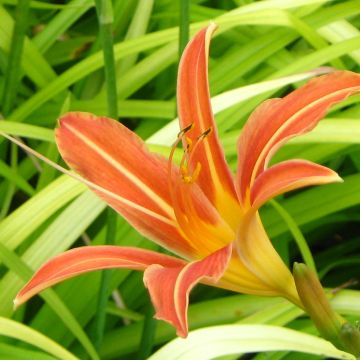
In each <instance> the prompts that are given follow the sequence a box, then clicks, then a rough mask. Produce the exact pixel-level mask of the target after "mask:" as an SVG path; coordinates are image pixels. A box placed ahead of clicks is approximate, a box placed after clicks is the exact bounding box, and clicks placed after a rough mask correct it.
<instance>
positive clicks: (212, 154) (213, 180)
mask: <svg viewBox="0 0 360 360" xmlns="http://www.w3.org/2000/svg"><path fill="white" fill-rule="evenodd" d="M215 29H216V25H215V24H210V25H209V26H208V27H207V28H205V29H203V30H201V31H200V32H199V33H197V35H196V36H195V37H194V38H193V39H192V40H191V42H190V43H189V44H188V46H187V47H186V49H185V50H184V53H183V55H182V58H181V61H180V65H179V73H178V82H177V84H178V85H177V102H178V113H179V119H180V127H181V128H182V129H184V128H187V127H188V126H190V125H191V124H193V127H192V128H191V129H190V130H189V131H187V132H186V136H184V148H186V146H187V145H188V144H195V143H196V142H198V141H199V142H200V143H199V144H198V145H196V149H195V148H194V154H192V155H191V156H192V161H191V164H190V167H192V170H193V169H194V168H195V167H196V166H197V164H200V165H201V171H200V173H199V177H198V180H197V183H198V184H199V186H200V187H201V189H202V190H203V192H204V193H205V195H206V196H207V197H208V199H209V200H210V201H211V202H212V204H213V205H214V206H215V207H216V208H218V209H219V212H220V213H221V214H223V215H225V217H228V219H226V220H227V221H228V222H229V223H233V222H235V219H233V218H232V217H234V218H235V217H236V213H237V211H238V209H237V201H235V199H236V192H235V187H234V182H233V177H232V174H231V172H230V170H229V168H228V165H227V163H226V160H225V156H224V152H223V149H222V146H221V145H220V142H219V138H218V135H217V129H216V125H215V121H214V117H213V113H212V109H211V104H210V93H209V83H208V55H209V45H210V39H211V35H212V33H213V32H214V30H215ZM204 133H206V134H207V135H206V136H204V137H203V138H202V137H201V135H202V134H204ZM199 138H200V139H201V140H198V139H199ZM234 213H235V214H234Z"/></svg>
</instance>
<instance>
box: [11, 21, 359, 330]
mask: <svg viewBox="0 0 360 360" xmlns="http://www.w3.org/2000/svg"><path fill="white" fill-rule="evenodd" d="M214 30H215V25H214V24H211V25H209V26H208V27H207V28H205V29H203V30H202V31H200V32H199V33H198V34H197V35H196V36H195V37H194V39H193V40H192V41H191V42H190V43H189V45H188V46H187V48H186V49H185V51H184V54H183V56H182V59H181V63H180V66H179V74H178V88H177V97H178V112H179V118H180V127H181V128H182V129H183V130H182V131H181V132H180V134H179V138H178V141H177V142H176V143H175V144H174V146H173V149H172V152H171V156H170V159H169V160H167V159H165V158H163V157H161V156H159V155H156V154H153V153H150V152H149V151H148V149H147V148H146V146H145V144H144V142H143V141H142V140H141V139H140V138H139V137H138V136H137V135H136V134H134V133H133V132H131V131H130V130H128V129H127V128H126V127H125V126H123V125H121V124H120V123H118V122H117V121H115V120H111V119H108V118H105V117H96V116H95V115H92V114H88V113H79V112H77V113H68V114H66V115H64V116H63V117H62V118H61V119H60V126H59V128H58V129H57V130H56V140H57V144H58V147H59V150H60V152H61V154H62V157H63V159H64V160H65V161H66V163H67V164H68V165H69V166H70V167H71V168H72V169H74V170H75V171H76V172H77V173H78V174H80V175H81V176H82V177H83V178H84V179H86V181H87V184H90V188H92V190H94V191H95V192H96V193H97V194H98V195H99V196H100V197H101V198H102V199H103V200H104V201H106V202H107V203H108V204H109V205H110V206H111V207H113V208H114V209H115V210H116V211H117V212H119V213H120V214H121V215H122V216H123V217H124V218H125V219H127V221H128V222H129V223H130V224H131V225H132V226H134V228H136V229H137V230H138V231H139V232H140V233H142V234H144V235H145V236H146V237H148V238H150V239H152V240H153V241H155V242H156V243H158V244H160V245H161V246H163V247H165V248H166V249H168V250H170V251H172V252H173V253H174V254H176V255H177V256H179V257H172V256H168V255H164V254H160V253H156V252H154V251H148V250H143V249H137V248H131V247H119V246H90V247H81V248H77V249H73V250H70V251H67V252H65V253H63V254H60V255H58V256H56V257H55V258H53V259H51V260H50V261H48V262H47V263H46V264H45V265H43V266H42V267H41V268H40V269H39V270H38V271H37V272H36V273H35V275H34V276H33V278H32V279H31V280H30V281H29V282H28V283H27V284H26V285H25V287H24V288H23V289H22V290H21V291H20V292H19V294H18V295H17V297H16V299H15V303H16V304H21V303H23V302H24V301H26V300H28V299H29V298H30V297H32V296H33V295H35V294H37V293H38V292H40V291H41V290H43V289H45V288H47V287H49V286H51V285H54V284H56V283H58V282H60V281H62V280H64V279H68V278H70V277H73V276H75V275H78V274H81V273H84V272H88V271H91V270H98V269H105V268H128V269H134V270H142V271H144V272H145V273H144V283H145V286H146V287H147V288H148V289H149V292H150V296H151V299H152V302H153V304H154V306H155V309H156V317H157V318H158V319H163V320H165V321H168V322H170V323H171V324H173V325H174V326H175V327H176V329H177V334H178V335H179V336H186V335H187V332H188V324H187V307H188V301H189V300H188V297H189V292H190V290H191V289H192V288H193V287H194V286H195V285H196V284H197V283H199V282H202V283H206V284H210V285H215V286H218V287H222V288H225V289H229V290H233V291H237V292H242V293H248V294H257V295H269V296H283V297H285V298H287V299H289V300H290V301H292V302H293V303H295V304H297V305H298V306H302V304H301V301H300V299H299V296H298V294H297V291H296V287H295V283H294V279H293V276H292V275H291V273H290V271H289V269H288V268H287V267H286V265H285V264H284V263H283V261H282V259H281V258H280V256H279V255H278V254H277V252H276V251H275V249H274V248H273V246H272V244H271V242H270V240H269V238H268V236H267V234H266V232H265V230H264V227H263V225H262V223H261V220H260V217H259V213H258V209H259V207H260V206H261V205H263V204H264V203H265V202H266V201H267V200H269V199H271V198H273V197H274V196H276V195H279V194H282V193H284V192H286V191H289V190H293V189H298V188H301V187H304V186H310V185H316V184H325V183H331V182H337V181H341V179H340V178H339V176H338V175H337V174H336V173H335V172H334V171H332V170H330V169H328V168H326V167H324V166H320V165H317V164H314V163H312V162H309V161H305V160H289V161H284V162H282V163H279V164H276V165H274V166H271V167H268V164H269V160H270V159H271V157H272V155H273V154H274V153H275V151H276V150H277V149H278V148H279V147H280V146H281V145H282V144H284V143H285V142H286V141H287V140H289V139H290V138H292V137H294V136H297V135H300V134H303V133H306V132H308V131H310V130H311V129H313V128H314V127H315V125H316V124H317V123H318V122H319V120H320V119H321V118H322V117H323V115H324V114H325V112H326V110H327V109H328V108H329V107H330V106H331V105H333V104H335V103H337V102H339V101H341V100H343V99H345V98H346V97H348V96H349V95H351V94H353V93H355V92H359V91H360V76H359V75H357V74H354V73H351V72H345V71H338V72H334V73H331V74H329V75H324V76H321V77H319V78H317V79H314V80H311V81H310V82H309V83H308V84H306V85H305V86H302V87H301V88H299V89H297V90H295V91H294V92H292V93H290V94H289V95H287V96H285V97H284V98H282V99H272V100H268V101H266V102H264V103H263V104H261V105H260V106H259V107H258V108H257V109H256V110H255V111H254V113H253V114H252V115H251V117H250V119H249V121H248V122H247V124H246V125H245V127H244V129H243V131H242V133H241V136H240V139H239V142H238V158H239V162H238V170H237V174H236V176H235V177H234V176H233V174H232V173H231V171H230V169H229V167H228V165H227V163H226V161H225V157H224V153H223V149H222V147H221V145H220V142H219V139H218V135H217V129H216V126H215V122H214V118H213V114H212V110H211V106H210V96H209V87H208V75H207V65H208V52H209V44H210V38H211V35H212V33H213V31H214ZM181 141H182V143H183V147H184V149H185V150H184V156H183V159H182V161H181V164H180V166H177V165H175V164H174V163H173V161H172V157H173V153H174V151H175V148H176V146H177V144H178V143H179V142H181Z"/></svg>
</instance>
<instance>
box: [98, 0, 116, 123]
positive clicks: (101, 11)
mask: <svg viewBox="0 0 360 360" xmlns="http://www.w3.org/2000/svg"><path fill="white" fill-rule="evenodd" d="M95 4H96V10H97V14H98V19H99V31H100V38H101V43H102V50H103V56H104V66H105V67H104V71H105V82H106V91H107V95H106V96H107V107H108V115H109V116H110V117H112V118H117V117H118V108H117V88H116V70H115V57H114V46H113V45H114V44H113V34H112V27H113V12H112V3H111V0H96V1H95Z"/></svg>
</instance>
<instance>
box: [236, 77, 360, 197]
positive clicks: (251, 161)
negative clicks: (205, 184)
mask: <svg viewBox="0 0 360 360" xmlns="http://www.w3.org/2000/svg"><path fill="white" fill-rule="evenodd" d="M359 91H360V75H358V74H355V73H352V72H348V71H337V72H334V73H331V74H328V75H323V76H320V77H318V78H316V79H313V80H311V81H310V82H308V83H307V84H306V85H304V86H302V87H300V88H299V89H297V90H295V91H293V92H292V93H290V94H289V95H287V96H285V97H284V98H282V99H271V100H268V101H265V102H264V103H263V104H261V105H260V106H259V107H258V108H257V109H256V110H255V111H254V113H253V114H252V115H251V116H250V119H249V120H248V122H247V123H246V125H245V126H244V129H243V131H242V133H241V136H240V139H239V143H238V172H237V182H236V185H237V191H238V194H239V197H240V200H241V201H242V203H243V204H245V203H246V202H247V201H248V200H249V198H248V196H249V195H250V193H249V189H250V188H251V186H252V185H253V183H254V181H255V179H256V177H257V176H259V175H260V174H261V173H262V172H263V171H264V170H265V168H266V166H267V164H268V162H269V160H270V158H271V156H272V155H273V154H274V152H275V151H276V150H277V149H278V148H279V147H280V146H281V145H282V144H283V143H284V142H286V141H287V140H289V139H290V138H292V137H294V136H297V135H300V134H304V133H306V132H309V131H310V130H312V129H313V128H314V127H315V126H316V124H317V123H318V122H319V121H320V119H321V118H322V117H323V116H324V114H325V113H326V111H327V110H328V108H329V107H330V106H331V105H333V104H336V103H338V102H339V101H341V100H344V99H345V98H346V97H348V96H350V95H352V94H354V93H356V92H359Z"/></svg>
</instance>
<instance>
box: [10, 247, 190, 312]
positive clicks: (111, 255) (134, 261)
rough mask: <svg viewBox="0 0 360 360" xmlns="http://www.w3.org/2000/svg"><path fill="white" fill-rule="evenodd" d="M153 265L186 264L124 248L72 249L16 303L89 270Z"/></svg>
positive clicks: (46, 266) (50, 264)
mask: <svg viewBox="0 0 360 360" xmlns="http://www.w3.org/2000/svg"><path fill="white" fill-rule="evenodd" d="M152 264H159V265H161V266H164V267H167V268H171V267H176V268H177V267H179V266H184V264H185V263H184V261H183V260H180V259H178V258H175V257H172V256H167V255H163V254H160V253H157V252H154V251H149V250H144V249H138V248H132V247H125V246H124V247H120V246H108V245H103V246H84V247H80V248H76V249H72V250H69V251H66V252H64V253H62V254H60V255H58V256H55V257H54V258H52V259H51V260H49V261H48V262H47V263H45V264H44V265H43V266H42V267H41V268H40V269H39V270H38V271H37V272H36V273H35V274H34V276H33V277H32V278H31V279H30V281H29V282H28V283H27V284H26V285H25V286H24V287H23V288H22V289H21V290H20V292H19V293H18V294H17V296H16V298H15V300H14V304H15V306H18V305H20V304H22V303H24V302H25V301H27V300H28V299H30V298H31V297H33V296H34V295H36V294H38V293H39V292H40V291H42V290H44V289H46V288H48V287H50V286H52V285H55V284H57V283H59V282H61V281H63V280H66V279H70V278H72V277H74V276H77V275H80V274H83V273H87V272H89V271H94V270H101V269H113V268H126V269H132V270H145V269H146V268H147V267H148V266H149V265H152Z"/></svg>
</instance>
